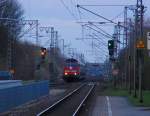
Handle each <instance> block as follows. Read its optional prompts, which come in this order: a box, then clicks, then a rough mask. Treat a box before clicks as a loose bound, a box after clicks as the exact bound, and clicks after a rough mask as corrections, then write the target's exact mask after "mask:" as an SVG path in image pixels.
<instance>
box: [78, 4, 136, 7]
mask: <svg viewBox="0 0 150 116" xmlns="http://www.w3.org/2000/svg"><path fill="white" fill-rule="evenodd" d="M80 6H105V7H110V6H111V7H116V6H118V7H121V6H135V5H123V4H120V5H119V4H118V5H107V4H99V5H80Z"/></svg>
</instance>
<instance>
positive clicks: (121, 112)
mask: <svg viewBox="0 0 150 116" xmlns="http://www.w3.org/2000/svg"><path fill="white" fill-rule="evenodd" d="M92 116H150V110H148V108H143V107H134V106H132V105H131V104H130V103H129V102H128V100H127V98H126V97H109V96H99V97H97V99H96V104H95V107H94V110H93V112H92Z"/></svg>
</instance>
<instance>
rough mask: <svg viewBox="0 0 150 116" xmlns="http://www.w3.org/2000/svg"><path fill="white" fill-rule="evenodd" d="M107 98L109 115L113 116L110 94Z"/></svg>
mask: <svg viewBox="0 0 150 116" xmlns="http://www.w3.org/2000/svg"><path fill="white" fill-rule="evenodd" d="M106 100H107V107H108V116H112V110H111V104H110V100H109V97H108V96H106Z"/></svg>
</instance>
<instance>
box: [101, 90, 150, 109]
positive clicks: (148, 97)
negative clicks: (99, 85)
mask: <svg viewBox="0 0 150 116" xmlns="http://www.w3.org/2000/svg"><path fill="white" fill-rule="evenodd" d="M102 95H105V96H122V97H128V100H129V102H131V104H133V105H135V106H143V107H150V91H143V103H140V102H139V99H138V98H134V97H133V95H129V93H128V91H127V90H125V89H110V88H109V89H106V90H105V91H104V92H103V93H102Z"/></svg>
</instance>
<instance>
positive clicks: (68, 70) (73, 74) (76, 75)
mask: <svg viewBox="0 0 150 116" xmlns="http://www.w3.org/2000/svg"><path fill="white" fill-rule="evenodd" d="M63 79H64V80H65V81H67V82H69V81H73V80H79V79H80V64H79V63H78V61H77V60H76V59H73V58H69V59H66V60H65V65H64V70H63Z"/></svg>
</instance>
